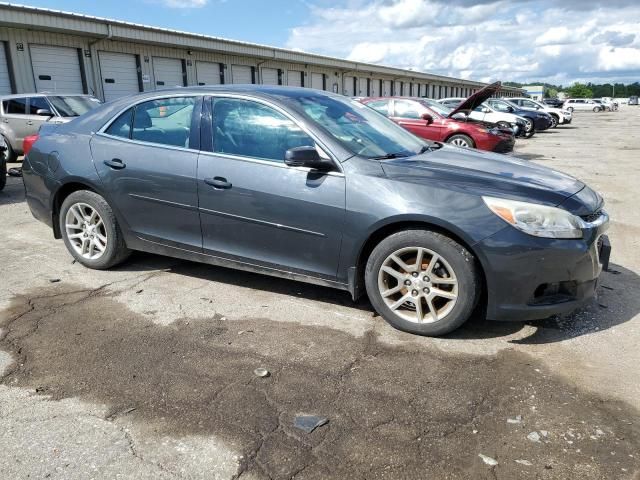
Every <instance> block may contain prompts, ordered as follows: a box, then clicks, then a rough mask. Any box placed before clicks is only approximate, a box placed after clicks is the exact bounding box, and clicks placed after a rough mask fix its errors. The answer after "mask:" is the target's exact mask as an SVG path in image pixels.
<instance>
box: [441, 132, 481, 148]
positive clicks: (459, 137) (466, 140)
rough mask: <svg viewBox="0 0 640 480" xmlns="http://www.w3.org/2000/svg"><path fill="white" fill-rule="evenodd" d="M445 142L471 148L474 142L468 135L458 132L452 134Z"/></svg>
mask: <svg viewBox="0 0 640 480" xmlns="http://www.w3.org/2000/svg"><path fill="white" fill-rule="evenodd" d="M447 143H449V144H451V145H454V146H456V147H460V148H473V147H475V144H474V143H473V140H472V139H471V137H470V136H468V135H465V134H463V133H458V134H456V135H452V136H451V137H449V138H448V139H447Z"/></svg>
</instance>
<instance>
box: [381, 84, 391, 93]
mask: <svg viewBox="0 0 640 480" xmlns="http://www.w3.org/2000/svg"><path fill="white" fill-rule="evenodd" d="M381 95H382V96H383V97H389V96H391V80H385V81H384V82H382V92H381Z"/></svg>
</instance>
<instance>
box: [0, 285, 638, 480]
mask: <svg viewBox="0 0 640 480" xmlns="http://www.w3.org/2000/svg"><path fill="white" fill-rule="evenodd" d="M2 315H3V318H2V320H1V323H0V325H2V327H3V329H4V335H3V337H2V339H1V340H0V347H1V348H3V349H5V350H8V351H10V352H11V353H12V354H13V355H14V356H15V358H16V360H17V361H16V362H15V364H14V365H13V367H12V368H10V369H9V371H8V372H6V374H5V376H4V378H3V380H2V382H3V383H4V384H5V385H9V386H21V387H29V388H35V389H36V391H37V392H39V393H41V394H46V395H50V396H51V398H52V399H54V400H55V399H62V398H67V397H79V398H81V399H83V400H87V401H92V402H99V403H101V404H106V405H108V406H109V409H110V411H109V412H108V414H107V416H106V418H107V419H115V418H118V417H121V416H127V418H128V419H129V418H130V419H131V420H132V421H134V422H137V423H139V424H140V425H143V426H144V429H145V432H146V434H148V435H172V436H176V437H179V436H183V435H187V434H202V435H216V436H217V437H219V438H222V439H224V440H226V441H227V442H228V443H229V445H231V447H232V448H234V449H236V450H237V451H238V452H240V453H242V454H243V458H242V463H241V465H240V468H239V472H238V476H242V475H244V474H245V473H248V472H251V473H253V474H254V475H255V476H256V477H257V478H262V477H264V478H273V479H281V478H282V479H284V478H291V477H294V476H295V477H296V478H305V479H306V478H328V477H331V478H451V479H458V478H460V479H463V478H465V479H466V478H474V479H482V478H505V479H507V478H508V479H513V478H525V477H526V478H542V479H556V478H557V479H567V478H583V479H591V478H593V479H596V478H597V479H600V478H607V479H609V478H611V479H613V478H633V475H634V473H635V472H636V471H637V470H638V469H639V468H640V463H639V458H638V457H639V455H638V451H640V422H639V420H638V419H639V416H638V412H637V411H635V410H633V409H631V408H630V407H628V406H627V405H626V404H623V403H620V402H614V401H605V400H603V399H599V398H596V397H594V396H592V395H589V394H587V393H585V392H582V391H580V390H578V389H576V388H574V387H573V386H571V385H568V384H566V383H564V382H563V381H561V380H560V379H559V378H556V377H555V376H554V375H552V374H550V373H549V372H546V371H544V370H542V369H541V368H540V367H539V366H538V365H537V364H535V363H534V362H533V361H532V360H531V359H530V358H529V357H527V356H525V355H522V354H518V353H515V352H513V351H506V352H503V353H501V354H500V355H498V356H495V357H476V356H458V355H450V354H445V353H442V352H440V351H438V350H435V349H434V350H425V349H417V348H405V347H403V348H399V347H393V348H392V347H389V346H385V345H382V344H380V343H379V342H378V341H377V338H376V336H375V335H374V334H373V333H371V332H370V333H368V334H367V335H365V336H364V337H361V338H354V337H352V336H350V335H348V334H345V333H342V332H338V331H335V330H332V329H329V328H322V327H308V326H300V325H297V324H291V323H284V322H274V321H270V320H265V319H245V320H233V321H232V320H225V319H223V318H221V317H219V316H213V317H212V318H210V319H206V320H197V321H194V320H189V319H183V320H181V321H178V322H175V323H174V324H171V325H169V326H159V325H156V324H154V323H153V322H152V321H150V320H149V319H147V318H143V317H142V316H140V315H136V314H134V313H132V312H130V311H129V310H127V308H126V307H125V306H123V305H122V304H120V303H119V302H117V301H115V300H114V299H113V298H111V296H110V294H108V293H107V292H105V291H104V290H103V289H97V290H84V289H81V288H76V289H74V288H72V287H69V286H65V285H62V284H59V285H55V286H53V287H51V288H50V289H47V290H38V291H37V292H31V293H27V294H25V296H22V297H20V298H16V299H14V301H13V303H12V306H11V308H10V309H9V310H7V311H5V312H4V313H3V314H2ZM257 367H264V368H267V369H268V370H269V371H270V372H271V375H270V376H268V377H265V378H260V377H257V376H255V375H254V373H253V371H254V369H256V368H257ZM298 413H312V414H318V415H322V416H325V417H328V418H329V423H328V424H327V425H325V426H322V427H320V428H318V429H317V430H315V431H314V432H313V433H311V434H304V433H302V431H300V430H296V429H295V428H294V427H293V418H294V416H295V415H296V414H298ZM479 454H483V455H486V456H488V457H491V458H492V459H495V460H496V461H497V462H498V464H497V465H496V466H491V465H489V464H487V463H485V461H483V459H482V458H481V457H479ZM517 461H519V462H517ZM489 463H491V462H489Z"/></svg>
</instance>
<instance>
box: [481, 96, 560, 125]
mask: <svg viewBox="0 0 640 480" xmlns="http://www.w3.org/2000/svg"><path fill="white" fill-rule="evenodd" d="M483 105H488V106H489V107H490V108H492V109H493V110H495V111H498V112H505V113H512V114H514V115H517V116H519V117H520V118H524V120H525V122H527V124H526V127H525V130H526V131H527V132H528V131H530V130H531V129H533V130H534V131H536V132H542V131H544V130H547V129H549V128H551V127H552V125H553V118H552V117H551V115H549V114H548V113H546V112H542V111H539V110H525V109H523V108H520V107H519V106H518V105H516V104H515V103H511V102H509V101H508V100H502V99H500V98H490V99H488V100H487V101H486V102H485V103H484V104H483Z"/></svg>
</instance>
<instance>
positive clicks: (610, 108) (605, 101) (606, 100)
mask: <svg viewBox="0 0 640 480" xmlns="http://www.w3.org/2000/svg"><path fill="white" fill-rule="evenodd" d="M593 101H594V102H596V103H599V104H600V105H602V106H603V107H604V109H605V110H606V111H607V112H614V111H616V110H618V102H615V101H614V100H613V99H612V98H611V97H602V98H594V99H593Z"/></svg>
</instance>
